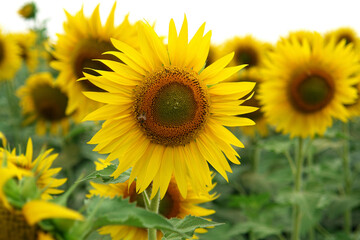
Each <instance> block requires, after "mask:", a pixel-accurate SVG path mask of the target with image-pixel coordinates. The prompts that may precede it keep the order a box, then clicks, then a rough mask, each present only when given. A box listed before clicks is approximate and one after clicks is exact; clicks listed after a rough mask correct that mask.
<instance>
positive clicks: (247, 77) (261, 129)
mask: <svg viewBox="0 0 360 240" xmlns="http://www.w3.org/2000/svg"><path fill="white" fill-rule="evenodd" d="M236 81H238V82H255V83H256V86H255V88H254V89H253V91H252V92H251V93H249V94H248V96H245V97H244V98H243V99H247V98H248V97H249V96H250V95H251V94H253V96H252V97H251V98H250V99H248V100H247V101H245V102H244V103H243V105H244V106H252V107H257V108H259V109H258V110H256V111H254V112H251V113H247V114H244V115H242V117H246V118H249V119H251V120H253V121H254V122H255V123H256V124H255V125H254V126H242V127H241V131H242V132H243V133H244V134H246V135H248V136H255V134H256V133H258V134H259V135H260V136H262V137H265V136H266V135H268V133H269V131H268V124H267V121H266V118H265V116H264V114H263V112H262V111H261V105H260V102H259V100H258V89H259V87H260V85H261V83H262V82H263V81H264V80H263V79H262V75H261V72H260V70H259V69H255V68H252V69H250V70H249V71H246V72H244V73H243V74H241V75H240V76H239V77H238V78H237V79H236Z"/></svg>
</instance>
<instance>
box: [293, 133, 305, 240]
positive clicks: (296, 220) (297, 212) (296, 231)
mask: <svg viewBox="0 0 360 240" xmlns="http://www.w3.org/2000/svg"><path fill="white" fill-rule="evenodd" d="M295 162H296V169H295V179H294V182H295V184H294V193H295V194H300V193H301V183H302V170H303V163H304V157H303V139H302V138H301V137H299V138H298V146H297V151H296V158H295ZM301 218H302V213H301V209H300V206H299V204H298V203H296V202H295V203H294V205H293V227H292V231H293V232H292V238H291V239H292V240H299V239H300V227H301Z"/></svg>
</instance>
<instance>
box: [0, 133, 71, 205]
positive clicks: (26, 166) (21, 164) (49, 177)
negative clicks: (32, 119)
mask: <svg viewBox="0 0 360 240" xmlns="http://www.w3.org/2000/svg"><path fill="white" fill-rule="evenodd" d="M51 152H52V149H49V150H46V151H44V152H42V153H40V154H39V155H38V156H37V157H36V158H35V159H33V144H32V140H31V139H30V138H29V140H28V143H27V147H26V153H25V155H24V154H20V155H17V153H16V149H15V148H14V149H13V150H12V151H9V150H6V149H5V148H0V165H4V164H5V163H4V162H3V161H4V158H5V159H6V164H7V168H9V169H12V170H15V172H20V173H21V172H22V171H32V172H33V174H34V176H35V177H36V185H37V187H38V188H39V189H41V190H42V194H41V198H42V199H51V198H52V197H51V195H53V194H60V193H62V192H63V190H60V189H58V187H59V186H61V185H63V184H64V183H65V182H66V178H62V179H57V178H54V175H56V174H57V173H58V172H60V170H61V168H50V167H51V165H52V163H53V162H54V160H55V159H56V157H57V155H58V154H51Z"/></svg>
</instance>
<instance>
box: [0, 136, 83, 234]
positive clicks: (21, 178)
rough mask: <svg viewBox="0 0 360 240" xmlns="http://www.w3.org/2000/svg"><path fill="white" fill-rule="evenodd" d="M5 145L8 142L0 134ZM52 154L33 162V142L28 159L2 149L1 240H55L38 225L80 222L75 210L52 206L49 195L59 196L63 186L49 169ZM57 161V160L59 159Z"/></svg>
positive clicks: (29, 145)
mask: <svg viewBox="0 0 360 240" xmlns="http://www.w3.org/2000/svg"><path fill="white" fill-rule="evenodd" d="M0 137H1V138H2V140H3V141H5V140H6V138H5V137H4V135H3V134H2V133H1V132H0ZM49 153H50V152H49V151H46V152H45V153H43V154H40V155H39V157H38V158H37V159H36V160H35V161H32V142H31V139H30V140H29V141H28V146H27V150H26V154H25V155H16V149H14V150H13V151H11V152H10V151H8V150H5V149H4V148H0V232H1V236H0V238H1V239H11V240H23V239H26V240H52V239H54V238H53V235H52V234H50V233H48V231H52V230H54V229H50V230H49V228H48V229H46V233H45V231H44V230H43V229H41V227H40V226H39V225H37V223H38V222H40V221H42V220H45V219H58V218H67V219H76V220H83V216H82V215H81V214H80V213H78V212H76V211H74V210H71V209H68V208H66V207H63V206H60V205H58V204H55V203H53V202H49V201H48V200H46V199H48V198H50V195H49V194H54V193H59V191H56V189H55V188H54V187H57V186H59V185H62V184H63V183H64V181H63V179H59V180H57V181H56V180H55V179H53V178H52V175H53V174H55V173H56V172H57V169H48V168H49V166H50V165H51V163H52V161H53V159H54V155H50V156H48V155H49ZM55 157H56V156H55ZM54 170H55V171H54Z"/></svg>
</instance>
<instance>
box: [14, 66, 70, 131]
mask: <svg viewBox="0 0 360 240" xmlns="http://www.w3.org/2000/svg"><path fill="white" fill-rule="evenodd" d="M17 95H18V96H19V97H20V105H21V106H22V110H23V114H24V116H25V117H26V119H25V121H24V124H29V123H32V122H35V121H36V122H37V123H36V124H37V126H36V131H37V133H38V134H39V135H43V134H45V133H46V131H47V129H48V128H49V130H50V132H51V133H52V134H57V133H58V130H59V127H62V132H63V134H65V133H67V132H68V129H69V117H68V116H67V115H66V107H67V105H68V96H67V94H66V93H65V91H64V90H63V89H62V88H60V86H58V85H56V84H55V83H54V79H53V77H52V76H51V74H50V73H48V72H43V73H36V74H33V75H31V76H30V77H29V78H28V79H27V80H26V83H25V85H24V86H22V87H21V88H19V90H18V91H17Z"/></svg>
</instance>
